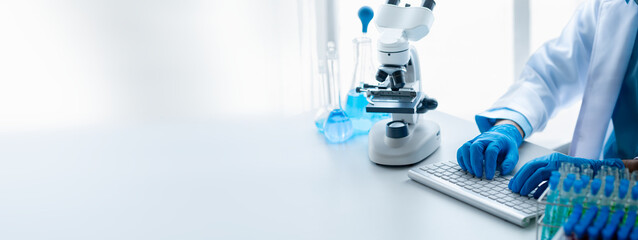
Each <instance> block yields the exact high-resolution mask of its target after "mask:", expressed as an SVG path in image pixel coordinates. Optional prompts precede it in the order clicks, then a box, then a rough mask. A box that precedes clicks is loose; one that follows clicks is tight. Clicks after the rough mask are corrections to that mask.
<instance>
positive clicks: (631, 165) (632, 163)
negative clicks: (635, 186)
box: [622, 159, 638, 172]
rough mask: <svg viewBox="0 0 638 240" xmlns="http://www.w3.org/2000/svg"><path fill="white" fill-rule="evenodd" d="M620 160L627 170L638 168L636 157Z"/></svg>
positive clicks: (631, 170)
mask: <svg viewBox="0 0 638 240" xmlns="http://www.w3.org/2000/svg"><path fill="white" fill-rule="evenodd" d="M622 162H623V163H624V164H625V167H626V168H627V169H629V172H633V171H636V170H638V159H627V160H622Z"/></svg>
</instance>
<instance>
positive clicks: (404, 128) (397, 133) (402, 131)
mask: <svg viewBox="0 0 638 240" xmlns="http://www.w3.org/2000/svg"><path fill="white" fill-rule="evenodd" d="M408 134H409V132H408V124H407V123H405V122H404V121H392V122H389V123H387V124H386V126H385V136H387V137H389V138H404V137H407V136H408Z"/></svg>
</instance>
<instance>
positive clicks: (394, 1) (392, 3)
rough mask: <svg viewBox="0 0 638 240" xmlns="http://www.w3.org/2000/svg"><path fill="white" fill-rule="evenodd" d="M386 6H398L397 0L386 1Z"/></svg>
mask: <svg viewBox="0 0 638 240" xmlns="http://www.w3.org/2000/svg"><path fill="white" fill-rule="evenodd" d="M388 4H390V5H399V0H388Z"/></svg>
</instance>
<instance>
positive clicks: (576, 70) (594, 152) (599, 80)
mask: <svg viewBox="0 0 638 240" xmlns="http://www.w3.org/2000/svg"><path fill="white" fill-rule="evenodd" d="M637 30H638V5H637V4H636V3H635V2H634V1H633V0H632V1H629V3H627V2H626V1H625V0H587V1H586V2H585V3H583V4H582V5H581V6H580V7H579V8H578V10H577V11H576V13H575V15H574V16H573V18H572V19H571V21H570V22H569V23H568V24H567V26H566V27H565V29H564V30H563V32H562V33H561V35H560V37H558V38H557V39H554V40H552V41H549V42H548V43H546V44H545V45H544V46H543V47H541V48H540V49H539V50H537V51H536V52H535V53H534V54H533V55H532V56H531V57H530V59H529V61H528V62H527V65H526V66H525V68H524V70H523V72H522V73H521V76H520V79H519V80H518V81H517V82H516V83H514V85H513V86H512V87H511V88H510V89H509V90H508V91H507V93H506V94H505V95H503V96H502V97H501V98H500V99H499V100H498V101H497V102H496V103H495V104H494V105H493V106H492V109H507V110H514V111H517V112H518V113H521V114H522V115H524V116H525V118H526V119H527V121H528V123H522V124H528V125H531V129H532V132H534V131H540V130H542V129H543V128H544V127H545V125H546V123H547V121H548V119H549V118H550V117H551V116H552V115H553V114H554V113H555V112H556V110H557V109H558V108H559V107H560V106H563V105H567V104H569V103H570V102H573V101H577V100H580V99H582V106H581V109H580V114H579V117H578V122H577V124H576V129H575V131H574V136H573V139H572V144H571V149H570V155H572V156H577V157H582V158H589V159H599V158H600V156H601V151H602V148H603V143H604V141H605V137H606V133H607V130H608V126H609V123H610V120H611V115H612V112H613V109H614V106H615V103H616V99H617V97H618V93H619V91H620V86H621V83H622V81H623V79H624V76H625V73H626V71H627V65H628V62H629V58H630V56H631V52H632V49H633V45H634V41H635V39H636V32H637ZM488 111H489V110H488ZM479 115H481V114H479ZM490 117H494V116H493V115H492V116H490ZM478 118H479V116H477V122H478ZM520 124H521V123H519V125H520ZM637 124H638V123H637Z"/></svg>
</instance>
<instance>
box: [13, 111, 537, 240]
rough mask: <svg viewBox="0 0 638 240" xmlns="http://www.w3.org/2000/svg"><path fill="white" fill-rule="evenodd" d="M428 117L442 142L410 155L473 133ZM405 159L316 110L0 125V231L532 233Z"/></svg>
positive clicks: (443, 153) (169, 235) (306, 235)
mask: <svg viewBox="0 0 638 240" xmlns="http://www.w3.org/2000/svg"><path fill="white" fill-rule="evenodd" d="M425 117H426V118H429V119H433V120H435V121H437V122H439V124H440V125H441V129H442V130H441V134H442V145H441V147H440V148H439V149H438V150H437V151H436V152H435V153H434V154H433V155H432V156H431V157H430V158H428V159H426V160H425V161H423V162H421V163H419V164H417V165H421V164H428V163H432V162H437V161H444V160H448V161H456V150H457V148H458V147H459V146H460V145H461V144H462V143H463V142H465V141H467V140H468V139H470V138H472V137H473V136H475V135H476V134H477V133H478V130H477V129H476V127H475V126H474V124H473V123H471V122H467V121H464V120H460V119H458V118H455V117H452V116H450V115H447V114H444V113H440V112H429V113H427V114H426V115H425ZM535 147H536V146H533V145H531V144H526V145H524V146H523V148H522V149H526V148H535ZM411 167H414V166H411ZM409 168H410V167H382V166H378V165H375V164H373V163H371V162H370V161H369V160H368V158H367V136H359V137H356V138H354V139H352V140H351V141H349V142H348V143H345V144H327V143H326V142H325V140H324V138H323V136H322V135H320V134H319V133H317V131H316V130H315V128H314V126H313V124H312V117H311V115H303V116H298V117H292V118H287V119H285V120H281V119H279V120H277V119H242V118H233V119H218V120H212V121H210V122H207V123H189V124H186V123H179V124H178V123H173V124H167V123H163V124H146V125H137V126H128V127H109V128H106V127H104V128H87V129H68V130H59V131H51V132H32V133H20V134H4V135H1V136H0V239H467V238H472V239H534V238H535V226H530V227H527V228H520V227H518V226H516V225H514V224H511V223H509V222H506V221H504V220H501V219H500V218H498V217H495V216H492V215H490V214H488V213H486V212H483V211H481V210H478V209H476V208H474V207H472V206H470V205H467V204H465V203H462V202H459V201H457V200H455V199H453V198H451V197H448V196H446V195H444V194H441V193H439V192H437V191H435V190H432V189H430V188H428V187H425V186H423V185H420V184H419V183H416V182H414V181H411V180H410V179H409V178H408V177H407V170H408V169H409Z"/></svg>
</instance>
